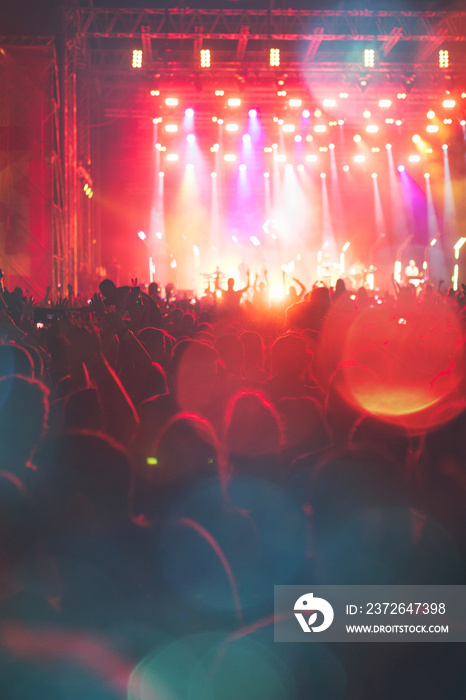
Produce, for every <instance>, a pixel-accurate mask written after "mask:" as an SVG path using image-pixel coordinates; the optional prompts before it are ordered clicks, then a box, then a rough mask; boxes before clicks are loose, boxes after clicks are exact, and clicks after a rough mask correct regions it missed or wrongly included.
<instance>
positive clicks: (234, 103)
mask: <svg viewBox="0 0 466 700" xmlns="http://www.w3.org/2000/svg"><path fill="white" fill-rule="evenodd" d="M227 104H228V106H229V107H239V106H240V105H241V100H240V98H239V97H230V98H229V99H228V100H227Z"/></svg>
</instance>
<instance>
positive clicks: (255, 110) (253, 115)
mask: <svg viewBox="0 0 466 700" xmlns="http://www.w3.org/2000/svg"><path fill="white" fill-rule="evenodd" d="M249 116H250V117H257V109H250V110H249Z"/></svg>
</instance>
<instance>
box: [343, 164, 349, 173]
mask: <svg viewBox="0 0 466 700" xmlns="http://www.w3.org/2000/svg"><path fill="white" fill-rule="evenodd" d="M343 172H344V173H348V172H349V165H344V166H343Z"/></svg>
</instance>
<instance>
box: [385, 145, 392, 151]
mask: <svg viewBox="0 0 466 700" xmlns="http://www.w3.org/2000/svg"><path fill="white" fill-rule="evenodd" d="M385 148H386V149H387V151H391V150H392V144H391V143H387V144H385Z"/></svg>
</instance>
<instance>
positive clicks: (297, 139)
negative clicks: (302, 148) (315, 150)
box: [294, 134, 303, 143]
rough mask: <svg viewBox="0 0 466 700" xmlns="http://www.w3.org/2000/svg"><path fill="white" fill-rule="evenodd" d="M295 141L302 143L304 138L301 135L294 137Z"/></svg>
mask: <svg viewBox="0 0 466 700" xmlns="http://www.w3.org/2000/svg"><path fill="white" fill-rule="evenodd" d="M294 140H295V141H296V143H301V141H302V140H303V137H302V136H300V135H299V134H296V136H295V137H294Z"/></svg>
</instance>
